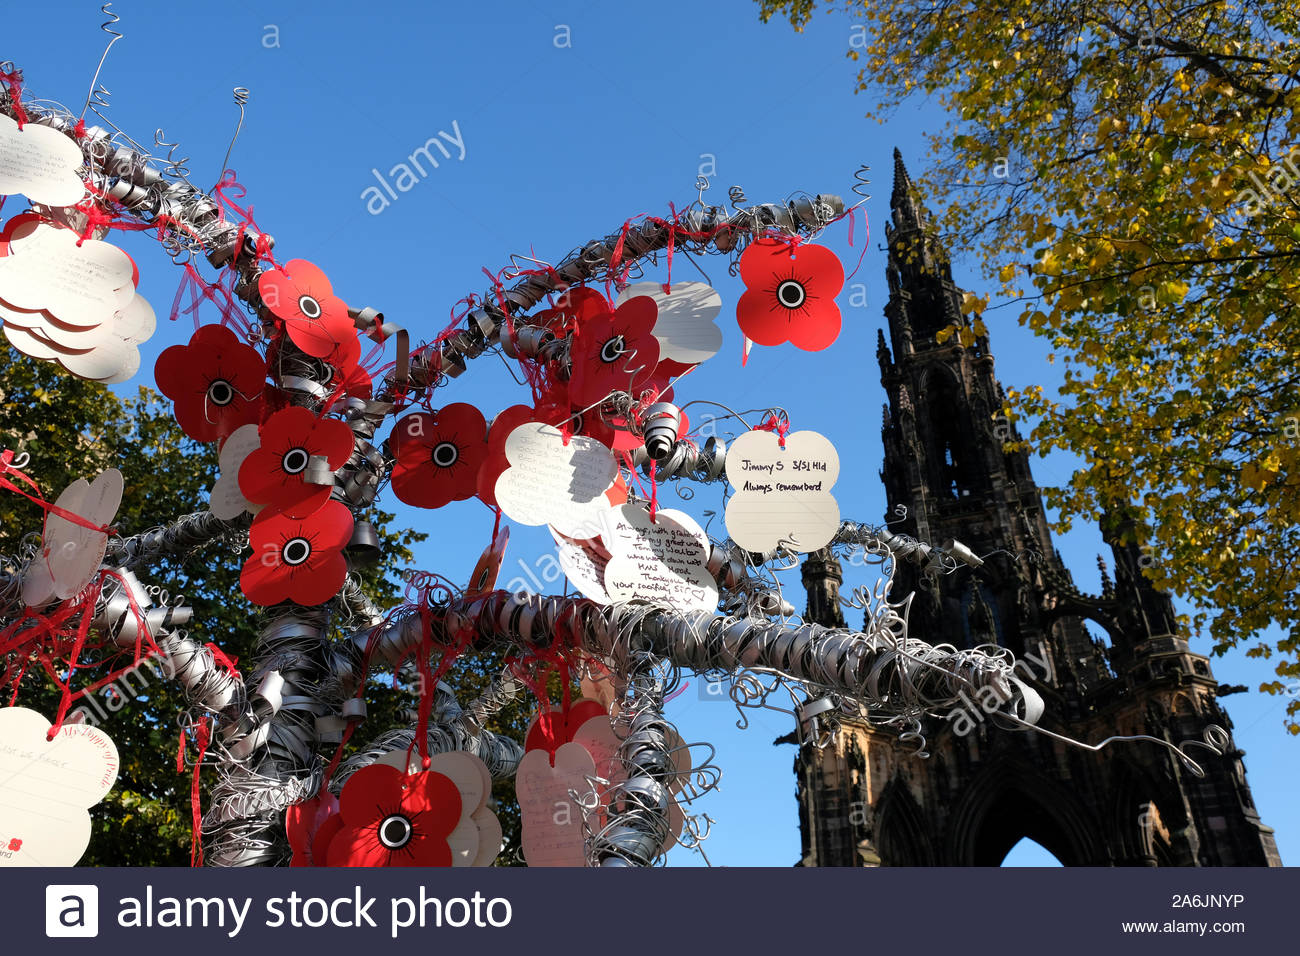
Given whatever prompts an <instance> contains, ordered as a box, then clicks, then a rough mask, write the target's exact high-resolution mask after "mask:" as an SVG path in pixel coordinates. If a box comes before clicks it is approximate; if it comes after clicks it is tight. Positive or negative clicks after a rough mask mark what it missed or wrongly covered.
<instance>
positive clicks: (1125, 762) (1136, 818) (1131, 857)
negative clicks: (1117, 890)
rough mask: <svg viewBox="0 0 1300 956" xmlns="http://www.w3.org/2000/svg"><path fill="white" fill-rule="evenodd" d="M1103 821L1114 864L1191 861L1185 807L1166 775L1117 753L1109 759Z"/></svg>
mask: <svg viewBox="0 0 1300 956" xmlns="http://www.w3.org/2000/svg"><path fill="white" fill-rule="evenodd" d="M1111 768H1112V778H1111V781H1112V782H1111V785H1110V787H1109V789H1110V794H1111V796H1110V801H1109V809H1108V817H1109V819H1107V820H1106V821H1105V823H1106V826H1107V830H1108V831H1109V836H1108V839H1107V843H1108V844H1109V846H1110V848H1111V856H1112V858H1113V862H1114V863H1115V864H1117V865H1119V866H1192V865H1195V858H1196V851H1195V849H1194V848H1192V847H1190V846H1189V845H1188V843H1187V839H1186V831H1187V826H1188V823H1189V821H1188V819H1187V812H1186V807H1185V806H1184V804H1183V802H1182V800H1181V799H1180V798H1179V795H1178V793H1177V791H1175V790H1171V789H1170V787H1169V784H1168V782H1167V781H1162V780H1160V779H1159V778H1158V777H1157V776H1155V775H1154V774H1152V773H1151V772H1150V771H1149V770H1147V769H1146V768H1144V767H1142V766H1141V765H1138V764H1135V763H1133V762H1132V761H1131V760H1129V759H1125V758H1120V759H1117V760H1115V762H1114V763H1112V764H1111Z"/></svg>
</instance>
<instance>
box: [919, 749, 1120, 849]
mask: <svg viewBox="0 0 1300 956" xmlns="http://www.w3.org/2000/svg"><path fill="white" fill-rule="evenodd" d="M1098 829H1099V828H1098V826H1097V821H1096V820H1094V819H1093V818H1092V815H1091V814H1089V812H1088V811H1087V810H1086V809H1085V808H1084V806H1083V805H1082V803H1080V802H1079V800H1078V798H1077V797H1076V796H1075V795H1074V794H1073V793H1072V792H1071V791H1070V790H1068V789H1066V788H1065V787H1063V786H1061V785H1060V784H1058V783H1056V782H1055V781H1053V780H1051V779H1049V778H1047V777H1046V776H1044V775H1043V774H1042V773H1040V772H1038V771H1037V770H1035V769H1034V768H1033V767H1032V766H1031V765H1030V764H1028V763H1027V762H1025V761H1024V760H1023V759H1019V758H1015V757H1004V758H1001V759H997V760H994V761H992V762H990V763H989V764H988V765H987V766H986V767H985V768H984V769H983V770H982V771H981V772H980V773H979V775H978V776H976V777H975V779H974V780H973V781H972V782H971V784H970V786H969V787H967V788H966V791H965V792H964V793H963V794H962V795H961V797H960V798H959V800H958V803H957V806H956V808H955V809H954V811H953V814H952V817H951V819H950V821H949V826H948V834H947V839H946V841H945V842H946V846H947V855H948V859H947V860H946V861H945V862H946V863H947V864H948V865H950V866H997V865H998V864H1000V863H1001V862H1002V860H1003V859H1004V858H1005V857H1006V855H1007V853H1008V852H1009V851H1010V850H1011V848H1012V847H1013V846H1015V845H1016V844H1017V843H1018V842H1020V840H1021V838H1022V837H1029V838H1030V839H1031V840H1033V841H1034V842H1036V843H1038V844H1039V845H1041V846H1042V847H1044V848H1045V849H1046V850H1048V852H1050V853H1051V854H1052V855H1053V856H1055V857H1056V858H1057V859H1058V860H1060V861H1061V863H1062V864H1064V865H1065V866H1092V865H1097V864H1098V863H1102V862H1105V861H1104V860H1103V859H1102V858H1101V852H1100V850H1099V847H1098V843H1097V839H1096V834H1097V832H1098Z"/></svg>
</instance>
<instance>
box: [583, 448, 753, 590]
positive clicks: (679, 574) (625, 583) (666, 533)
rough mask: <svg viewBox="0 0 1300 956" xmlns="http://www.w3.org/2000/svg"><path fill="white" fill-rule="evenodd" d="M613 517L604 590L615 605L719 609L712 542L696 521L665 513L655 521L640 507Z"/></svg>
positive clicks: (607, 535) (633, 506)
mask: <svg viewBox="0 0 1300 956" xmlns="http://www.w3.org/2000/svg"><path fill="white" fill-rule="evenodd" d="M728 460H729V459H728ZM613 517H614V523H613V524H612V525H611V528H610V530H609V531H608V532H606V533H605V535H604V536H603V540H604V542H605V547H606V548H608V549H609V553H610V559H609V563H608V564H607V565H606V566H605V590H606V591H607V592H608V593H609V597H610V600H611V601H615V602H620V601H634V600H642V601H656V602H658V603H661V604H671V605H672V606H673V607H674V608H677V609H678V610H682V611H711V610H713V609H714V608H716V607H717V605H718V586H717V584H716V583H715V582H714V580H713V576H712V575H711V574H709V571H708V568H707V565H708V561H709V539H708V536H707V535H706V534H705V533H704V529H703V528H701V527H700V526H699V525H698V524H696V522H695V519H694V518H692V517H691V516H690V515H688V514H686V513H684V512H681V511H673V510H671V509H661V510H659V511H657V512H656V513H655V520H654V521H651V520H650V513H649V511H647V510H646V508H645V507H644V506H643V505H638V504H626V505H623V506H622V507H621V508H618V509H615V511H614V515H613Z"/></svg>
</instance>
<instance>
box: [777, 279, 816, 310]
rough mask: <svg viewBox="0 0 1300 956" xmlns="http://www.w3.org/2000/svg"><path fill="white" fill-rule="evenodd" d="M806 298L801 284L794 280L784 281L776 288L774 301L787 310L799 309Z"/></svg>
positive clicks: (806, 294) (806, 293)
mask: <svg viewBox="0 0 1300 956" xmlns="http://www.w3.org/2000/svg"><path fill="white" fill-rule="evenodd" d="M807 298H808V292H807V290H805V289H804V287H803V284H802V283H800V282H796V281H795V280H794V279H786V280H785V281H784V282H782V283H781V284H780V285H779V286H777V287H776V301H777V302H780V303H781V304H782V305H783V306H785V307H786V308H787V309H797V308H799V307H800V306H801V305H803V304H804V302H805V301H806V300H807Z"/></svg>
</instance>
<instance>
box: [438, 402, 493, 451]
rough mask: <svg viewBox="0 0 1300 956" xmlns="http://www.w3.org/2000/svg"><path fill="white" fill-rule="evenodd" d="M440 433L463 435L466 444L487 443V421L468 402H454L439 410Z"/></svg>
mask: <svg viewBox="0 0 1300 956" xmlns="http://www.w3.org/2000/svg"><path fill="white" fill-rule="evenodd" d="M438 431H439V432H441V433H443V434H447V433H449V432H458V433H461V434H460V436H459V437H461V439H462V440H463V441H465V442H466V443H473V442H484V441H487V420H486V419H484V418H483V413H482V412H481V411H479V410H478V408H476V407H475V406H473V405H470V404H468V403H467V402H454V403H452V404H451V405H446V406H444V407H443V408H440V409H438Z"/></svg>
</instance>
